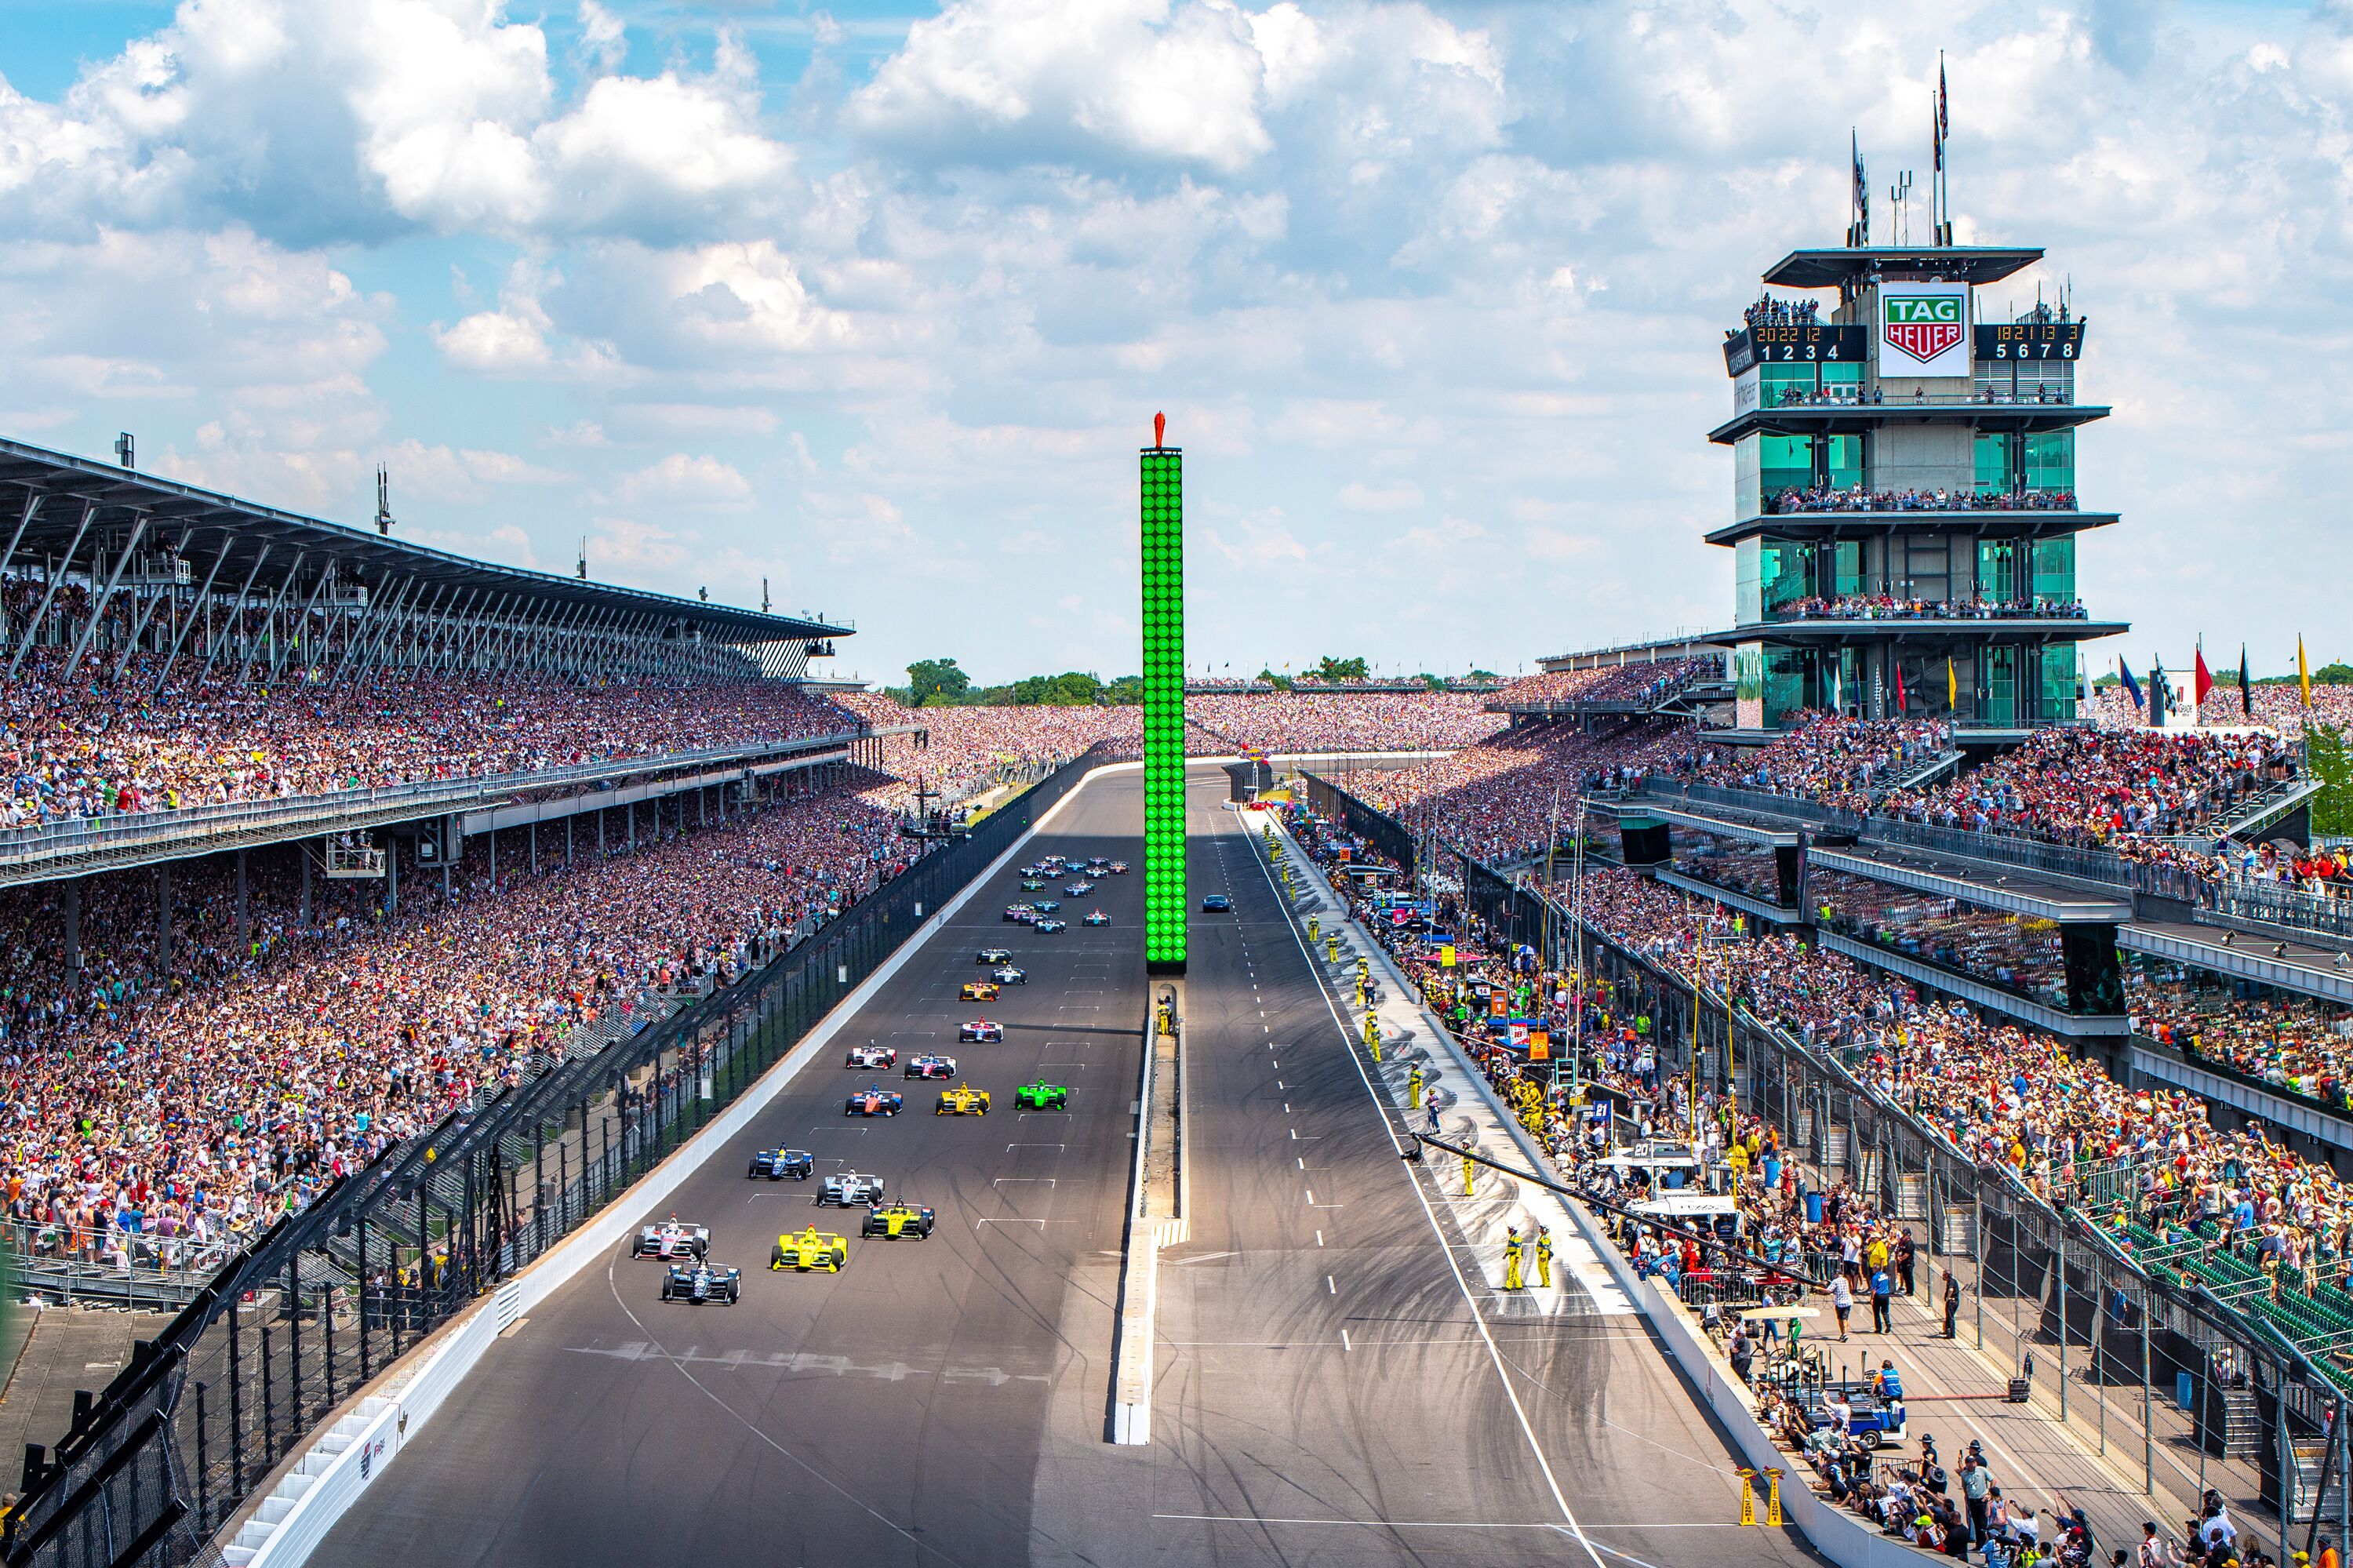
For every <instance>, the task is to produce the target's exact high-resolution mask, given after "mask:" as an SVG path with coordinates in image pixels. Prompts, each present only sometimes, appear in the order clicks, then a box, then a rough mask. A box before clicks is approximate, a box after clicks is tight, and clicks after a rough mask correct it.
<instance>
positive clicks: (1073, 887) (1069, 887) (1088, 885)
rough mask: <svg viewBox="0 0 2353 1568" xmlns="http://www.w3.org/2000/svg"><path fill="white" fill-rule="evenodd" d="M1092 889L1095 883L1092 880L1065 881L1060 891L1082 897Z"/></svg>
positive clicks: (1074, 896)
mask: <svg viewBox="0 0 2353 1568" xmlns="http://www.w3.org/2000/svg"><path fill="white" fill-rule="evenodd" d="M1094 890H1095V885H1094V884H1093V883H1092V882H1086V881H1080V882H1066V883H1064V884H1063V885H1062V891H1063V892H1064V893H1066V894H1068V895H1071V897H1073V898H1084V897H1085V896H1086V895H1088V894H1090V893H1092V892H1093V891H1094Z"/></svg>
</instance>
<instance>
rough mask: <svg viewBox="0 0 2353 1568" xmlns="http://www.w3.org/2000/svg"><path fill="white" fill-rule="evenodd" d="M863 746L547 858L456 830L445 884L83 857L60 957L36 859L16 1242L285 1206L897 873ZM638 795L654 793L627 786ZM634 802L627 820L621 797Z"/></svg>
mask: <svg viewBox="0 0 2353 1568" xmlns="http://www.w3.org/2000/svg"><path fill="white" fill-rule="evenodd" d="M883 782H884V781H882V780H880V779H876V778H874V776H872V775H869V774H864V773H860V774H858V775H855V776H853V777H852V778H851V779H850V780H849V782H847V783H845V784H843V785H841V786H839V787H838V788H835V789H830V790H828V791H826V792H825V793H822V794H819V795H816V796H812V797H806V798H802V799H798V800H791V801H789V802H786V803H781V804H775V805H771V806H769V807H768V808H766V809H765V810H758V811H756V812H754V813H753V814H750V815H738V816H736V817H735V818H734V819H733V821H729V822H728V823H727V824H725V825H724V826H712V827H711V828H708V829H706V830H702V831H686V830H684V829H681V827H680V826H678V825H677V823H676V821H675V820H674V819H670V818H667V817H666V818H665V819H664V822H663V825H662V827H661V828H660V830H659V832H657V833H655V834H653V835H652V836H650V837H648V836H647V835H646V834H644V833H643V832H641V833H640V836H639V842H638V846H637V848H636V849H635V850H634V851H630V850H626V849H624V848H622V847H620V842H619V841H620V838H621V835H620V834H619V833H618V832H617V833H616V835H615V840H614V843H613V847H612V848H611V849H610V850H609V852H608V853H607V854H605V855H602V856H600V855H597V854H596V853H593V852H584V853H579V854H578V855H576V856H575V858H574V860H573V863H571V864H569V865H567V864H565V863H564V861H563V860H561V859H557V858H554V856H553V855H550V854H543V855H542V856H541V857H540V868H539V870H538V872H537V873H536V874H533V873H531V872H529V871H528V870H526V863H527V862H526V857H525V855H524V854H523V853H522V845H521V844H520V843H519V842H517V838H518V835H513V834H510V835H508V842H507V844H506V845H505V846H504V847H505V853H503V854H502V855H501V857H500V859H499V861H498V864H497V870H496V879H495V881H493V878H492V874H491V863H490V846H489V843H488V842H487V841H486V840H483V839H476V840H472V841H470V842H469V843H468V845H467V848H466V853H465V856H464V859H463V862H462V864H461V865H460V866H459V867H458V868H457V872H456V875H455V877H454V878H453V882H452V892H451V895H450V896H449V897H448V898H447V899H446V900H445V899H444V898H443V896H442V894H441V890H440V885H439V883H438V881H437V880H435V879H432V878H418V879H411V880H409V881H408V883H407V884H406V886H404V888H403V889H402V895H401V898H400V901H399V906H398V908H397V911H396V912H394V911H388V910H387V909H386V907H385V895H384V884H383V883H382V882H380V881H361V882H349V881H344V882H323V881H322V882H320V883H318V884H316V885H314V886H313V889H312V894H311V904H310V909H309V917H308V918H307V919H305V918H303V915H302V907H301V895H300V889H301V881H302V879H301V863H300V861H299V860H297V859H296V858H295V857H296V855H298V854H299V853H302V852H301V850H300V849H299V848H295V847H287V848H282V849H279V850H276V851H265V852H257V853H255V854H254V856H253V857H252V863H251V880H250V884H249V889H248V917H247V923H246V925H245V927H242V934H240V927H238V926H237V923H236V920H235V913H234V891H233V890H234V875H233V872H232V870H231V869H230V863H227V862H226V861H225V860H223V859H221V858H218V857H216V858H215V859H213V860H209V861H204V862H196V863H184V864H183V866H182V867H181V868H180V872H179V874H178V875H177V876H175V878H174V890H173V938H172V942H171V947H170V954H169V958H168V960H167V961H166V960H164V959H163V955H162V954H161V952H160V951H159V948H160V944H159V941H158V938H157V926H158V924H159V920H158V900H157V896H156V885H155V881H154V878H153V874H149V873H142V872H129V873H121V874H115V875H111V876H95V877H90V878H87V879H85V880H84V882H83V884H82V887H83V895H82V906H81V914H80V957H81V967H80V969H79V972H78V973H77V972H70V971H69V969H68V967H67V960H66V953H67V945H66V941H65V932H64V910H63V906H62V902H61V897H60V895H59V894H58V890H57V888H56V886H55V885H43V886H35V887H30V888H19V889H12V890H8V891H6V892H5V893H0V929H5V930H7V931H8V933H9V936H10V940H9V943H8V945H7V952H6V957H5V960H0V1181H5V1188H6V1201H7V1203H8V1213H9V1215H10V1216H11V1218H12V1219H14V1220H16V1222H18V1223H19V1224H20V1225H21V1226H22V1227H23V1228H24V1232H25V1234H26V1237H27V1238H28V1239H27V1245H30V1246H31V1247H32V1248H33V1250H35V1251H36V1252H65V1253H70V1254H72V1255H79V1256H82V1257H84V1258H88V1259H92V1260H96V1259H100V1258H107V1259H111V1260H114V1261H117V1262H121V1261H124V1260H128V1259H130V1258H132V1257H134V1256H135V1257H137V1258H139V1259H141V1260H142V1261H144V1260H161V1261H185V1260H188V1259H191V1258H201V1257H203V1256H204V1255H206V1253H207V1251H208V1250H212V1249H214V1248H215V1246H216V1244H217V1243H220V1242H221V1241H223V1240H224V1239H228V1238H234V1237H237V1236H238V1235H241V1234H246V1233H248V1232H250V1231H252V1230H253V1229H254V1228H255V1227H257V1226H260V1225H266V1224H268V1223H269V1221H270V1220H271V1219H273V1218H275V1216H276V1215H277V1214H278V1213H280V1212H283V1211H286V1210H288V1209H292V1208H299V1207H301V1205H302V1204H303V1203H304V1202H307V1201H308V1199H309V1197H310V1196H311V1194H312V1193H313V1192H315V1191H316V1190H318V1189H319V1188H320V1187H322V1185H324V1184H325V1183H327V1182H329V1181H332V1180H333V1179H334V1178H335V1177H336V1176H338V1175H340V1174H342V1173H343V1172H344V1171H349V1170H352V1169H354V1168H356V1167H358V1166H360V1165H363V1164H364V1163H366V1162H367V1161H368V1160H370V1159H372V1158H374V1157H375V1155H376V1154H377V1153H379V1152H380V1151H381V1150H383V1149H384V1148H385V1147H386V1146H387V1145H389V1144H391V1143H393V1142H396V1141H397V1140H399V1139H403V1138H405V1137H406V1136H407V1135H409V1134H410V1133H413V1132H416V1131H419V1130H422V1129H423V1128H427V1127H429V1126H431V1125H432V1124H433V1123H434V1122H435V1121H437V1120H438V1118H440V1117H441V1116H442V1115H444V1114H445V1113H446V1112H447V1111H448V1110H449V1109H450V1108H452V1107H455V1106H458V1105H459V1104H461V1103H463V1102H464V1101H466V1100H467V1099H469V1098H470V1097H472V1096H473V1095H474V1094H475V1092H476V1091H477V1090H478V1089H480V1088H483V1087H485V1086H493V1085H496V1084H499V1083H501V1082H502V1081H506V1080H508V1079H510V1078H511V1077H512V1076H513V1075H515V1074H517V1073H518V1072H520V1071H521V1070H522V1068H523V1067H524V1066H525V1065H527V1063H528V1062H529V1060H530V1058H531V1056H532V1054H533V1052H535V1051H543V1050H546V1049H548V1048H549V1047H551V1046H552V1045H553V1044H554V1043H555V1042H557V1041H558V1040H560V1039H562V1038H563V1037H564V1036H565V1034H566V1033H569V1032H570V1031H571V1030H573V1029H575V1028H577V1027H579V1026H581V1025H583V1024H585V1023H588V1022H593V1021H595V1020H597V1019H598V1018H600V1017H604V1016H606V1015H607V1014H611V1013H614V1012H617V1013H618V1014H619V1016H620V1017H621V1018H622V1019H624V1020H627V1019H628V1018H629V1017H630V1015H631V1014H632V1013H633V1012H636V1013H638V1016H640V1017H642V1016H643V1012H642V1010H643V1008H644V1007H645V1006H646V1005H647V1002H646V1000H645V999H646V997H647V995H648V993H649V989H650V988H656V987H662V986H671V985H676V984H679V983H681V982H683V981H685V980H690V979H692V978H695V977H699V976H705V975H711V974H714V973H728V972H732V971H733V970H734V969H736V968H737V967H739V966H740V965H742V964H744V963H745V962H747V961H749V960H750V959H752V958H753V957H754V955H755V954H758V953H761V952H765V951H766V950H768V949H769V948H773V947H774V946H775V945H776V944H777V943H780V942H784V941H787V940H789V939H790V938H791V936H792V934H793V933H795V932H796V931H806V930H807V928H808V927H810V925H811V924H812V923H813V922H818V921H821V920H822V919H824V918H826V917H828V915H829V913H830V912H832V911H834V910H837V909H839V908H840V907H842V906H846V905H847V904H848V903H850V902H854V901H855V900H856V899H857V898H859V897H860V896H862V895H865V894H866V893H869V892H871V890H872V889H873V888H874V887H875V886H876V885H879V884H880V883H881V881H883V880H885V879H887V878H889V877H890V876H892V875H894V874H897V873H898V872H900V871H901V870H902V869H904V867H905V866H906V865H907V864H908V863H909V862H910V859H911V857H912V856H913V854H914V853H919V852H920V850H921V848H922V847H923V845H922V841H918V840H913V839H909V838H906V837H903V836H902V835H901V834H900V833H899V832H898V826H899V822H898V818H897V816H896V814H895V812H893V811H892V810H889V809H887V807H886V806H885V805H883V804H878V803H877V801H876V800H873V799H871V798H869V797H870V795H871V794H873V793H878V792H880V791H879V790H878V789H877V787H878V786H879V785H881V784H882V783H883ZM648 814H649V813H648ZM642 815H643V814H641V821H642Z"/></svg>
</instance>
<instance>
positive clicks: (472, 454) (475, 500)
mask: <svg viewBox="0 0 2353 1568" xmlns="http://www.w3.org/2000/svg"><path fill="white" fill-rule="evenodd" d="M383 461H384V463H385V467H386V468H388V469H389V470H390V471H391V473H392V487H393V493H394V496H395V498H396V500H397V499H398V498H400V497H405V496H407V495H411V494H415V495H419V496H422V497H424V498H425V499H427V500H428V501H438V502H442V503H449V504H454V505H477V504H479V503H482V502H484V501H487V500H489V499H490V497H491V494H492V493H493V492H494V489H495V487H497V486H499V485H507V484H533V485H552V484H565V483H568V482H570V481H571V479H572V476H571V475H570V474H568V473H565V472H564V471H562V470H560V469H552V468H543V467H542V466H541V465H539V464H537V463H534V462H530V461H526V460H524V459H522V458H520V457H517V456H515V455H514V454H513V453H512V452H501V451H489V450H470V449H462V450H461V449H454V448H450V447H445V446H427V445H426V444H425V443H424V442H422V441H418V440H413V439H412V440H404V441H401V442H398V443H397V444H396V445H394V446H393V447H391V448H389V449H388V450H385V452H384V453H383ZM397 510H399V508H397V507H396V511H397Z"/></svg>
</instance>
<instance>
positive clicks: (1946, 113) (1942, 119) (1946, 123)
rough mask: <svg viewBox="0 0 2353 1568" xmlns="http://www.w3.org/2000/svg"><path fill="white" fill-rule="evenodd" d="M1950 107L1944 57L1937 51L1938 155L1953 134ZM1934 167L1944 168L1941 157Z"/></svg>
mask: <svg viewBox="0 0 2353 1568" xmlns="http://www.w3.org/2000/svg"><path fill="white" fill-rule="evenodd" d="M1952 107H1953V101H1952V99H1951V98H1950V97H1949V96H1948V95H1947V93H1946V91H1945V56H1944V52H1943V51H1942V50H1939V51H1937V54H1936V143H1937V152H1938V153H1939V154H1942V153H1943V151H1944V141H1945V138H1946V137H1947V136H1949V135H1951V134H1952V133H1953V113H1952ZM1936 166H1937V167H1938V168H1940V169H1941V168H1943V167H1944V166H1945V160H1944V158H1943V157H1942V156H1941V155H1940V156H1939V157H1938V158H1937V160H1936Z"/></svg>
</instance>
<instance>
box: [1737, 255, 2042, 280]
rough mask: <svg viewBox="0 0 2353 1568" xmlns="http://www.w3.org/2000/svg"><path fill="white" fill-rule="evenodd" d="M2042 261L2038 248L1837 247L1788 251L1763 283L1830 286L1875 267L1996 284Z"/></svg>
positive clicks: (1886, 272)
mask: <svg viewBox="0 0 2353 1568" xmlns="http://www.w3.org/2000/svg"><path fill="white" fill-rule="evenodd" d="M2040 260H2042V247H2040V246H2019V247H2010V246H2000V245H1916V246H1915V245H1874V246H1869V247H1865V248H1860V249H1850V248H1848V247H1845V246H1841V247H1838V248H1836V249H1825V250H1792V251H1790V252H1789V253H1788V255H1787V256H1784V257H1782V258H1781V260H1778V261H1776V262H1774V263H1773V265H1772V266H1770V267H1768V268H1767V269H1766V270H1765V281H1766V282H1767V283H1778V284H1779V285H1780V286H1781V287H1783V288H1785V289H1835V288H1837V287H1838V286H1839V285H1840V284H1841V283H1850V282H1852V281H1855V280H1856V279H1859V278H1862V277H1864V276H1867V275H1868V274H1870V273H1872V272H1874V271H1875V272H1877V273H1878V274H1879V275H1880V276H1882V277H1889V278H1944V279H1947V280H1949V281H1953V282H1956V283H1996V282H2000V281H2001V280H2002V279H2004V278H2007V277H2009V276H2010V274H2011V273H2013V272H2021V271H2024V270H2026V269H2027V268H2029V267H2031V266H2033V265H2034V264H2035V263H2036V262H2037V261H2040Z"/></svg>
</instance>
